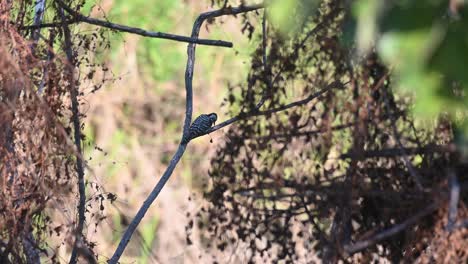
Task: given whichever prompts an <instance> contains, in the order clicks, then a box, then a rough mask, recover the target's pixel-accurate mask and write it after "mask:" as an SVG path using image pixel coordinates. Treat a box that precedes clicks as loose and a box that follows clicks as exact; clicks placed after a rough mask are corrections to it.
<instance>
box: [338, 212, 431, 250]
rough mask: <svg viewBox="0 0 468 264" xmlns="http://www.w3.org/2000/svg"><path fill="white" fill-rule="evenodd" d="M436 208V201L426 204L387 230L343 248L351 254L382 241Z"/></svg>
mask: <svg viewBox="0 0 468 264" xmlns="http://www.w3.org/2000/svg"><path fill="white" fill-rule="evenodd" d="M437 208H439V206H438V204H437V203H432V204H430V205H429V206H427V207H426V208H424V209H423V210H421V211H420V212H418V213H417V214H415V215H413V216H412V217H410V218H408V219H407V220H405V221H403V222H402V223H400V224H397V225H394V226H393V227H391V228H389V229H387V230H384V231H382V232H380V233H378V234H377V235H375V236H373V237H371V238H369V239H366V240H362V241H359V242H356V243H353V244H351V245H345V246H344V250H345V251H346V253H347V254H349V255H352V254H354V253H356V252H359V251H361V250H364V249H366V248H368V247H370V246H372V245H374V244H376V243H377V242H379V241H382V240H384V239H386V238H389V237H391V236H393V235H395V234H397V233H399V232H401V231H403V230H405V229H406V228H408V227H410V226H412V225H414V224H416V223H417V221H418V220H419V219H421V218H422V217H424V216H427V215H429V214H431V213H432V212H434V211H435V210H437Z"/></svg>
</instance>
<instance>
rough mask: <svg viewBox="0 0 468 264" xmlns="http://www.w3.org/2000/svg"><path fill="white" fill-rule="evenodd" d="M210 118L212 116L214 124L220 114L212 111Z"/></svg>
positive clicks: (211, 119)
mask: <svg viewBox="0 0 468 264" xmlns="http://www.w3.org/2000/svg"><path fill="white" fill-rule="evenodd" d="M208 118H210V121H211V123H212V124H214V123H215V122H216V120H218V115H217V114H216V113H211V114H208Z"/></svg>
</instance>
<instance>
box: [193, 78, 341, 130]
mask: <svg viewBox="0 0 468 264" xmlns="http://www.w3.org/2000/svg"><path fill="white" fill-rule="evenodd" d="M345 85H346V83H345V84H342V83H339V82H332V83H330V84H329V85H327V87H325V88H323V89H322V90H320V91H318V92H315V93H313V94H311V95H309V96H308V97H306V98H304V99H302V100H299V101H295V102H292V103H289V104H286V105H283V106H279V107H277V108H272V109H268V110H265V111H258V108H257V107H256V108H255V109H254V110H253V111H251V112H249V113H246V114H239V115H237V116H235V117H233V118H231V119H228V120H226V121H224V122H222V123H220V124H218V125H216V126H214V127H212V128H211V129H210V130H208V131H207V132H206V133H205V134H203V135H206V134H209V133H212V132H214V131H216V130H219V129H221V128H223V127H225V126H228V125H230V124H232V123H235V122H237V121H240V120H244V119H247V118H249V117H254V116H263V115H269V114H273V113H277V112H281V111H284V110H287V109H290V108H293V107H296V106H301V105H305V104H307V103H309V102H310V101H312V100H313V99H315V98H317V97H319V96H321V95H322V94H324V93H326V92H328V91H330V90H332V89H334V88H343V87H344V86H345ZM260 106H261V105H260ZM203 135H200V136H197V137H201V136H203ZM197 137H195V138H197Z"/></svg>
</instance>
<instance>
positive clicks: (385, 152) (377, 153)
mask: <svg viewBox="0 0 468 264" xmlns="http://www.w3.org/2000/svg"><path fill="white" fill-rule="evenodd" d="M454 151H455V146H454V145H429V146H425V147H422V148H400V147H398V148H386V149H378V150H367V151H363V152H362V153H354V152H353V151H350V152H348V153H345V154H341V155H340V159H349V158H352V159H355V160H364V159H369V158H392V157H395V156H402V155H418V154H431V153H434V152H454Z"/></svg>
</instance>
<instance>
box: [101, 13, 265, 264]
mask: <svg viewBox="0 0 468 264" xmlns="http://www.w3.org/2000/svg"><path fill="white" fill-rule="evenodd" d="M260 8H263V4H258V5H252V6H240V7H236V8H227V9H226V8H224V9H219V10H215V11H211V12H206V13H202V14H200V16H199V17H198V18H197V19H196V20H195V23H194V25H193V29H192V35H191V37H192V38H194V39H196V38H197V37H198V35H199V33H200V28H201V26H202V24H203V22H204V21H205V20H207V19H211V18H215V17H219V16H223V15H234V14H239V13H245V12H250V11H254V10H257V9H260ZM194 66H195V44H194V43H190V44H189V45H188V47H187V65H186V70H185V92H186V105H185V121H184V130H183V133H182V137H181V143H180V144H179V147H178V148H177V151H176V153H175V154H174V156H173V157H172V159H171V161H170V163H169V166H168V167H167V169H166V171H165V172H164V174H163V175H162V177H161V179H160V180H159V181H158V183H157V184H156V186H155V187H154V188H153V190H152V191H151V193H150V194H149V196H148V197H147V198H146V200H145V201H144V202H143V205H142V206H141V207H140V209H139V210H138V212H137V214H136V215H135V217H134V218H133V220H132V221H131V222H130V224H129V225H128V227H127V230H125V233H124V234H123V236H122V238H121V240H120V242H119V245H118V246H117V249H116V250H115V252H114V254H113V256H112V257H111V259H109V261H108V263H110V264H116V263H117V262H118V260H119V259H120V257H121V256H122V254H123V252H124V250H125V248H126V247H127V245H128V242H129V241H130V239H131V238H132V235H133V233H134V232H135V230H136V228H137V227H138V225H139V224H140V222H141V220H142V219H143V217H144V216H145V214H146V212H147V211H148V209H149V207H150V206H151V204H152V203H153V202H154V200H156V198H157V197H158V195H159V193H160V192H161V190H162V189H163V187H164V185H165V184H166V182H167V181H168V180H169V178H170V177H171V175H172V172H173V171H174V169H175V167H176V166H177V163H178V162H179V161H180V159H181V158H182V155H183V154H184V152H185V149H186V147H187V144H188V142H184V141H183V140H182V139H184V138H186V135H187V134H188V132H189V128H190V124H191V121H192V112H193V92H192V80H193V70H194ZM183 142H184V143H183Z"/></svg>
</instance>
